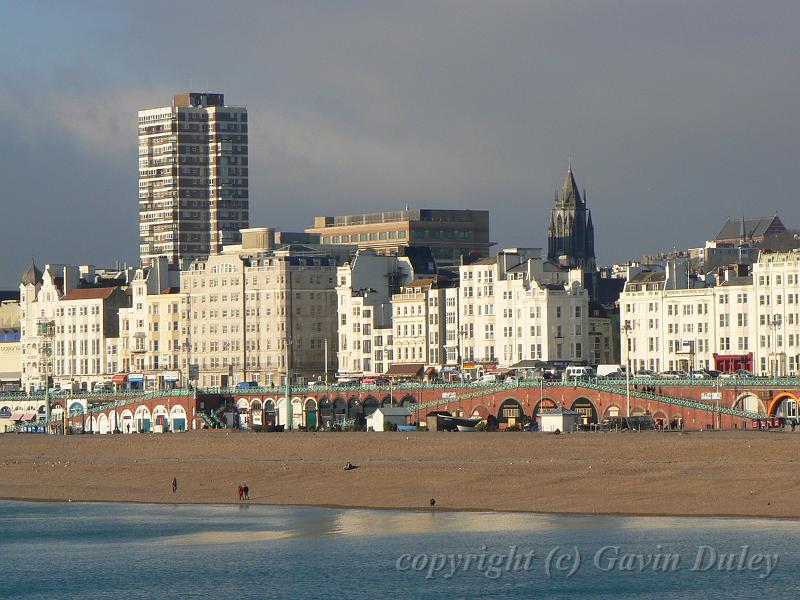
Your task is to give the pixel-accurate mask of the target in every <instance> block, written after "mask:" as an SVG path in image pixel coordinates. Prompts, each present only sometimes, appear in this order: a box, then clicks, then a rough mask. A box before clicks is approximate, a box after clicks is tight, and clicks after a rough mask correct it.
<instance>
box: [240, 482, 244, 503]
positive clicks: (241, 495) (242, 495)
mask: <svg viewBox="0 0 800 600" xmlns="http://www.w3.org/2000/svg"><path fill="white" fill-rule="evenodd" d="M243 499H244V488H243V487H242V484H241V483H240V484H239V502H241V501H242V500H243Z"/></svg>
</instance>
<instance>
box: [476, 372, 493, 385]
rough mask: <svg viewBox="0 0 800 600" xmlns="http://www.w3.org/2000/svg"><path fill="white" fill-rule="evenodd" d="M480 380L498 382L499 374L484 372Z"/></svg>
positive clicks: (481, 381) (482, 381)
mask: <svg viewBox="0 0 800 600" xmlns="http://www.w3.org/2000/svg"><path fill="white" fill-rule="evenodd" d="M479 381H480V383H497V375H496V374H495V373H484V374H483V375H481V378H480V379H479Z"/></svg>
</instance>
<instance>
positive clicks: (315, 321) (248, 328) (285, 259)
mask: <svg viewBox="0 0 800 600" xmlns="http://www.w3.org/2000/svg"><path fill="white" fill-rule="evenodd" d="M354 250H355V249H354V248H352V247H346V246H340V247H336V246H318V245H300V244H291V245H287V246H281V247H275V234H274V230H272V229H268V228H253V229H247V230H243V231H242V244H241V245H233V246H227V247H225V248H224V249H223V251H222V252H221V253H219V254H216V255H211V256H209V257H208V258H207V259H204V260H197V261H195V262H194V263H192V265H191V267H190V268H189V269H188V270H186V271H182V272H181V290H180V293H181V302H182V304H181V307H182V308H181V328H182V338H183V339H182V342H181V362H180V366H181V370H182V371H183V372H186V373H190V374H191V376H190V379H191V380H193V381H195V382H196V383H197V385H200V386H203V387H209V386H210V387H217V386H219V387H226V386H232V385H235V384H237V383H239V382H242V381H257V382H259V383H261V384H266V385H280V384H282V383H284V381H285V377H286V374H287V372H289V373H291V375H292V379H293V380H295V381H303V380H316V379H317V378H320V377H322V376H324V372H325V358H324V357H325V350H326V340H327V343H328V350H329V352H330V353H331V354H330V356H331V357H334V356H336V351H337V346H336V339H337V335H336V334H337V326H336V323H337V312H336V268H337V267H338V266H339V265H340V264H344V263H345V262H346V261H347V259H348V257H349V254H350V253H351V252H353V251H354Z"/></svg>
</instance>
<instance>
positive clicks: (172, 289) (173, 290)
mask: <svg viewBox="0 0 800 600" xmlns="http://www.w3.org/2000/svg"><path fill="white" fill-rule="evenodd" d="M180 292H181V288H179V287H167V288H164V289H163V290H161V293H162V294H180Z"/></svg>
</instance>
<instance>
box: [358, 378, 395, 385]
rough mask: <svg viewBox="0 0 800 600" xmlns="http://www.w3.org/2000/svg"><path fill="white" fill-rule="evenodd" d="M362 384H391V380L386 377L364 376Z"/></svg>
mask: <svg viewBox="0 0 800 600" xmlns="http://www.w3.org/2000/svg"><path fill="white" fill-rule="evenodd" d="M361 385H389V380H388V379H386V377H364V379H362V380H361Z"/></svg>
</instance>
